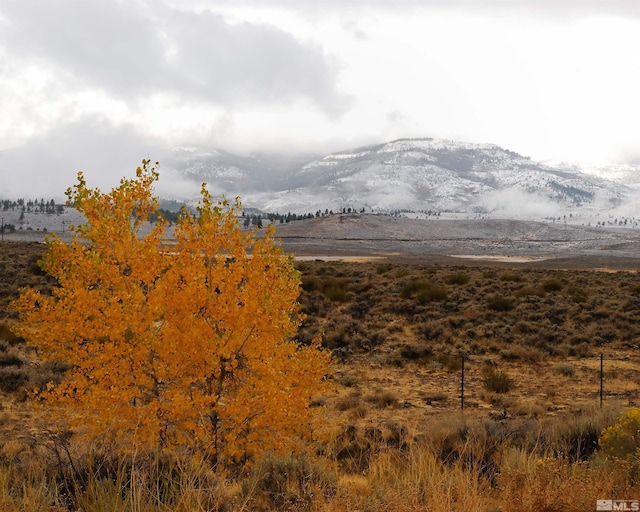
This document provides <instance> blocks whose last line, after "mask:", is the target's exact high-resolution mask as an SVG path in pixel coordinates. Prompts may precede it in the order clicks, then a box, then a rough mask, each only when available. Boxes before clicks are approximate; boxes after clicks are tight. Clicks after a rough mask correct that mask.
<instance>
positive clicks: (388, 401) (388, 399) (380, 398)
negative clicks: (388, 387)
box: [367, 391, 398, 409]
mask: <svg viewBox="0 0 640 512" xmlns="http://www.w3.org/2000/svg"><path fill="white" fill-rule="evenodd" d="M367 402H371V403H372V404H375V405H376V407H378V408H380V409H385V408H387V407H395V406H396V405H397V404H398V398H397V397H396V395H395V394H394V393H393V392H391V391H377V392H376V393H375V394H373V395H371V396H369V397H367Z"/></svg>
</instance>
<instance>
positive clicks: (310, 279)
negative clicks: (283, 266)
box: [301, 276, 320, 292]
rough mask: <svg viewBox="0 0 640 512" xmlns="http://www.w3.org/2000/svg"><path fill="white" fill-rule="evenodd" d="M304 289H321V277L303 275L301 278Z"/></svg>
mask: <svg viewBox="0 0 640 512" xmlns="http://www.w3.org/2000/svg"><path fill="white" fill-rule="evenodd" d="M301 286H302V289H303V290H304V291H305V292H313V291H315V290H319V289H320V279H318V278H317V277H315V276H303V277H302V280H301Z"/></svg>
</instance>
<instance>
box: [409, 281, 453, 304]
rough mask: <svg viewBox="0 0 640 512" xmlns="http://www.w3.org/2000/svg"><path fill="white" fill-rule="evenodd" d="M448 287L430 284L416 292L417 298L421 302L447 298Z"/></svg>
mask: <svg viewBox="0 0 640 512" xmlns="http://www.w3.org/2000/svg"><path fill="white" fill-rule="evenodd" d="M447 295H448V294H447V289H446V288H445V287H444V286H435V285H430V286H427V287H426V288H423V289H422V290H420V291H419V292H418V293H417V294H416V299H417V300H418V302H420V303H421V304H424V303H426V302H433V301H438V300H446V299H447Z"/></svg>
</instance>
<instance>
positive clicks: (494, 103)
mask: <svg viewBox="0 0 640 512" xmlns="http://www.w3.org/2000/svg"><path fill="white" fill-rule="evenodd" d="M639 97H640V0H486V1H480V0H422V1H419V0H273V1H272V0H253V1H251V0H248V1H245V0H226V1H225V0H217V1H214V0H211V1H208V0H200V1H198V0H164V1H163V0H146V1H145V0H140V1H138V0H0V151H1V152H0V197H6V196H11V195H15V194H20V195H26V196H27V197H31V196H32V195H38V196H39V195H40V194H43V193H44V194H45V195H46V193H48V192H49V191H51V194H50V195H51V196H54V195H60V193H61V192H62V191H63V190H64V189H65V188H66V187H67V186H69V185H72V184H73V183H74V180H75V174H76V172H77V171H78V170H81V169H82V170H84V171H85V172H86V174H87V175H88V177H89V180H90V181H89V184H90V185H92V184H96V185H100V186H110V185H114V184H116V183H117V181H118V180H119V178H120V177H122V176H123V175H125V174H126V175H131V171H132V170H133V169H134V168H135V166H136V165H137V163H138V162H139V161H140V160H141V159H142V158H144V157H150V158H152V159H157V158H160V156H161V155H162V154H163V153H165V152H166V150H167V148H170V147H174V146H181V145H189V146H192V145H197V146H200V147H219V148H222V149H227V150H229V151H232V152H249V151H254V150H267V151H274V152H284V151H286V152H296V151H305V152H314V153H315V152H317V153H323V152H329V151H335V150H340V149H346V148H350V147H354V146H357V145H361V144H367V143H373V142H384V141H388V140H392V139H395V138H399V137H444V138H451V139H459V140H464V141H470V142H492V143H496V144H498V145H500V146H503V147H505V148H508V149H511V150H513V151H517V152H518V153H521V154H524V155H528V156H531V157H532V158H534V159H537V160H546V159H554V160H567V161H581V162H593V161H598V162H600V161H617V162H630V161H640V99H639ZM30 191H35V193H34V194H32V193H31V192H30ZM42 191H45V192H42ZM54 191H55V194H54Z"/></svg>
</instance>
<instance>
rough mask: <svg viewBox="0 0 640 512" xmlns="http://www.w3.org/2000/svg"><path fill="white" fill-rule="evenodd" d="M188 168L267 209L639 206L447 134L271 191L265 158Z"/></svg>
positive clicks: (370, 152)
mask: <svg viewBox="0 0 640 512" xmlns="http://www.w3.org/2000/svg"><path fill="white" fill-rule="evenodd" d="M212 160H213V161H212ZM178 165H179V162H178ZM184 167H185V170H184V174H183V175H185V176H189V177H191V178H192V179H195V177H196V176H199V177H202V178H205V181H210V183H212V186H213V187H215V188H216V189H217V190H222V191H224V192H226V193H227V194H236V193H240V194H241V195H242V199H243V202H244V204H245V205H246V206H250V207H255V208H258V209H261V210H263V211H269V212H280V213H286V212H287V211H291V212H309V211H310V212H314V211H317V210H321V211H324V210H325V209H329V210H333V211H340V210H342V209H343V208H352V209H356V210H360V209H363V208H364V210H365V211H374V212H376V211H392V210H411V211H429V210H430V211H453V212H460V213H467V214H490V215H493V216H501V217H509V216H510V217H518V218H540V217H544V216H547V215H558V214H560V213H562V214H567V212H569V213H573V212H576V213H578V212H597V211H603V210H606V211H611V210H614V209H616V208H620V207H621V206H627V208H626V210H625V211H628V212H633V210H634V208H635V206H629V198H633V197H635V194H634V191H633V189H631V188H629V187H627V186H625V185H624V184H622V183H619V182H614V181H611V180H605V179H602V178H600V177H597V176H595V175H593V174H591V175H590V174H586V173H583V172H580V171H579V170H578V169H576V168H570V167H567V166H552V165H547V164H543V163H538V162H534V161H532V160H531V159H529V158H527V157H524V156H521V155H519V154H517V153H515V152H513V151H509V150H506V149H503V148H501V147H499V146H497V145H495V144H472V143H465V142H457V141H451V140H446V139H432V138H424V139H400V140H396V141H392V142H388V143H385V144H376V145H371V146H366V147H361V148H356V149H353V150H346V151H340V152H337V153H333V154H330V155H326V156H324V157H322V158H318V159H315V160H312V161H309V162H307V163H306V164H303V165H301V166H299V167H297V168H294V170H292V171H290V172H289V173H288V174H286V175H283V176H282V177H281V179H280V181H279V182H278V184H277V186H273V182H272V183H271V186H270V187H268V186H265V185H264V183H263V182H261V180H260V179H256V177H255V176H256V173H260V172H262V174H263V175H264V174H268V173H269V168H268V167H269V166H268V162H266V161H259V160H257V159H251V158H242V157H233V156H232V155H229V154H222V156H221V155H220V154H218V155H214V156H209V157H204V158H197V157H196V156H194V155H190V159H189V160H188V165H185V166H184ZM272 168H273V167H271V169H272ZM261 183H262V185H261ZM633 204H637V202H635V201H633Z"/></svg>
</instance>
